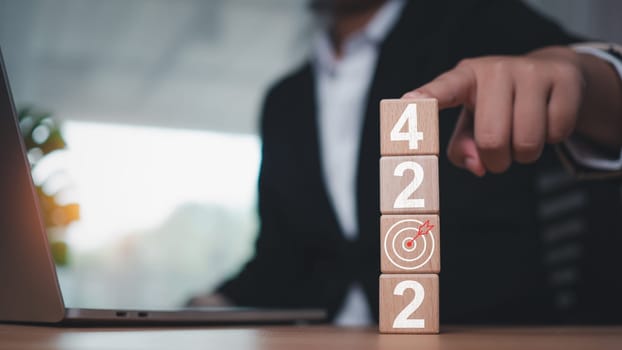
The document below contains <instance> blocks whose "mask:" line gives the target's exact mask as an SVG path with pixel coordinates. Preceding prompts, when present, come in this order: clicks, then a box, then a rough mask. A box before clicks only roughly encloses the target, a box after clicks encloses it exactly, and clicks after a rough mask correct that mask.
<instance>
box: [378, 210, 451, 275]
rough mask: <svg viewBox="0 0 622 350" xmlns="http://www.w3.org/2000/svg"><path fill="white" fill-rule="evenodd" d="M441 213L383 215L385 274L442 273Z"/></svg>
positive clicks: (382, 240) (382, 234)
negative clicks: (439, 216)
mask: <svg viewBox="0 0 622 350" xmlns="http://www.w3.org/2000/svg"><path fill="white" fill-rule="evenodd" d="M440 232H441V227H440V223H439V218H438V215H383V216H382V217H381V218H380V270H381V271H382V273H439V272H440V271H441V250H440V248H441V246H440Z"/></svg>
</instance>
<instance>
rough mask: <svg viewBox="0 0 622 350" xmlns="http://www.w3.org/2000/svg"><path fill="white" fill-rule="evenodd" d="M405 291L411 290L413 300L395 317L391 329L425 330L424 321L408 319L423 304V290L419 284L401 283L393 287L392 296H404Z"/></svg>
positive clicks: (411, 282) (413, 282) (412, 282)
mask: <svg viewBox="0 0 622 350" xmlns="http://www.w3.org/2000/svg"><path fill="white" fill-rule="evenodd" d="M407 289H411V290H412V291H413V292H414V293H415V296H414V297H413V300H411V301H410V303H408V305H406V307H405V308H404V309H403V310H402V311H401V312H400V313H399V314H398V315H397V317H395V320H394V321H393V328H425V320H424V319H418V318H409V317H410V316H411V315H412V314H413V313H415V311H417V309H418V308H419V307H420V306H421V304H423V299H424V298H425V289H423V286H422V285H421V283H419V282H417V281H402V282H400V283H398V284H397V286H395V289H394V290H393V295H404V292H405V291H406V290H407Z"/></svg>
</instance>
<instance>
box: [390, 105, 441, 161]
mask: <svg viewBox="0 0 622 350" xmlns="http://www.w3.org/2000/svg"><path fill="white" fill-rule="evenodd" d="M380 154H381V155H383V156H388V155H412V154H433V155H438V103H437V101H436V99H417V100H402V99H398V100H382V101H380Z"/></svg>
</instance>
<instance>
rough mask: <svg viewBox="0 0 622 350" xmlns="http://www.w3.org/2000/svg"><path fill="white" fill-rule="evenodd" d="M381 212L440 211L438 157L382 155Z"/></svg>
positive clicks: (413, 212)
mask: <svg viewBox="0 0 622 350" xmlns="http://www.w3.org/2000/svg"><path fill="white" fill-rule="evenodd" d="M421 175H423V177H422V178H421ZM419 181H420V183H418V182H419ZM417 185H418V186H417ZM400 198H401V199H404V200H406V201H404V200H400ZM380 211H381V212H382V214H425V213H438V211H439V192H438V157H436V156H400V157H382V158H381V159H380Z"/></svg>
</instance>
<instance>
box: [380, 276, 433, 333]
mask: <svg viewBox="0 0 622 350" xmlns="http://www.w3.org/2000/svg"><path fill="white" fill-rule="evenodd" d="M379 311H380V323H379V328H380V332H381V333H438V331H439V321H438V319H439V315H438V275H380V310H379Z"/></svg>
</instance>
